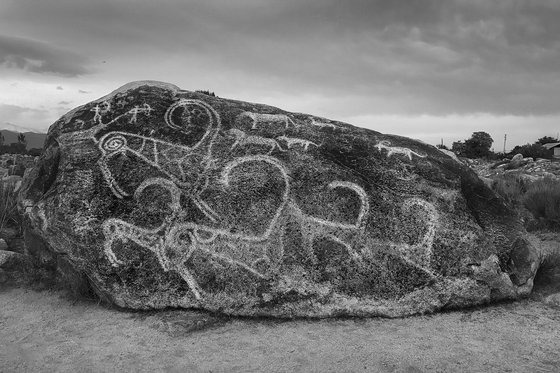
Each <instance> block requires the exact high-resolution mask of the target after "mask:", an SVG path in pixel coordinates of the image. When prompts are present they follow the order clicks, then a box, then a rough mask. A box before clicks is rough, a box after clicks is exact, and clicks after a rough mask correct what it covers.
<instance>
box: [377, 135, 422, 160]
mask: <svg viewBox="0 0 560 373" xmlns="http://www.w3.org/2000/svg"><path fill="white" fill-rule="evenodd" d="M375 147H376V148H377V150H379V151H380V152H381V150H382V149H385V150H386V151H387V157H391V156H392V155H393V154H402V155H404V156H406V157H408V159H410V160H412V156H413V155H415V156H417V157H419V158H426V155H425V154H419V153H416V152H415V151H413V150H411V149H409V148H403V147H400V146H391V143H390V142H389V141H387V140H383V141H380V142H379V143H377V145H375Z"/></svg>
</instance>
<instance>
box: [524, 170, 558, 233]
mask: <svg viewBox="0 0 560 373" xmlns="http://www.w3.org/2000/svg"><path fill="white" fill-rule="evenodd" d="M523 205H524V206H525V207H526V208H527V210H529V211H530V212H531V213H532V214H533V216H534V217H535V218H536V219H540V220H543V221H544V222H545V223H547V224H548V225H549V226H558V225H559V224H560V181H558V180H553V179H550V178H545V179H542V180H538V181H535V182H533V183H531V185H530V186H529V188H528V189H527V193H526V194H525V196H524V197H523Z"/></svg>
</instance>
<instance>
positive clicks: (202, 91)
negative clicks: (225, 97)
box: [195, 90, 217, 97]
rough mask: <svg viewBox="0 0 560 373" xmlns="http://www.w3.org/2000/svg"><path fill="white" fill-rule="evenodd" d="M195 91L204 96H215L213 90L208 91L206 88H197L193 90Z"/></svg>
mask: <svg viewBox="0 0 560 373" xmlns="http://www.w3.org/2000/svg"><path fill="white" fill-rule="evenodd" d="M195 92H197V93H202V94H203V95H206V96H212V97H217V96H216V95H215V94H214V92H210V91H206V90H197V91H195Z"/></svg>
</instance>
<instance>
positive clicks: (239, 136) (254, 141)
mask: <svg viewBox="0 0 560 373" xmlns="http://www.w3.org/2000/svg"><path fill="white" fill-rule="evenodd" d="M227 132H228V133H229V134H231V135H233V136H235V142H234V143H233V145H232V146H231V148H230V149H231V150H234V149H235V148H237V147H238V146H248V145H258V146H264V147H268V152H266V154H267V155H270V154H271V153H272V152H273V151H274V149H278V150H279V151H282V152H285V150H284V149H282V148H281V147H280V145H279V144H278V142H277V141H276V140H274V139H269V138H267V137H261V136H254V135H247V134H246V133H245V132H244V131H241V130H239V129H237V128H232V129H230V130H228V131H227Z"/></svg>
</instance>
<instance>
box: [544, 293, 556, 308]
mask: <svg viewBox="0 0 560 373" xmlns="http://www.w3.org/2000/svg"><path fill="white" fill-rule="evenodd" d="M544 303H545V304H547V305H549V306H551V307H554V308H558V309H560V293H555V294H551V295H549V296H547V297H545V298H544Z"/></svg>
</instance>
